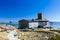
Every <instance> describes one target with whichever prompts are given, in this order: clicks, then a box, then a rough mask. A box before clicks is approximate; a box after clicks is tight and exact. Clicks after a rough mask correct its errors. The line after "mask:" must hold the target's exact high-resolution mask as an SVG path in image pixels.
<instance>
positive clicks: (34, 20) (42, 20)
mask: <svg viewBox="0 0 60 40" xmlns="http://www.w3.org/2000/svg"><path fill="white" fill-rule="evenodd" d="M39 21H41V22H48V21H49V20H47V19H46V18H43V19H32V20H29V22H39Z"/></svg>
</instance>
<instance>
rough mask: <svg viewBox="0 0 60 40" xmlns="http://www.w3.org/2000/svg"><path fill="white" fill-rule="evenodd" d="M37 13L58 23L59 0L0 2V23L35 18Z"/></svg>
mask: <svg viewBox="0 0 60 40" xmlns="http://www.w3.org/2000/svg"><path fill="white" fill-rule="evenodd" d="M39 12H42V13H43V16H44V17H45V18H47V19H48V20H50V21H60V0H0V22H9V20H12V21H13V22H18V20H21V19H32V18H37V14H38V13H39Z"/></svg>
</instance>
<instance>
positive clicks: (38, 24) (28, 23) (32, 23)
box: [19, 13, 48, 28]
mask: <svg viewBox="0 0 60 40" xmlns="http://www.w3.org/2000/svg"><path fill="white" fill-rule="evenodd" d="M47 22H48V20H47V19H45V18H43V16H42V13H38V18H37V19H32V20H23V21H22V20H20V21H19V24H20V26H19V28H20V27H22V28H24V27H25V28H44V26H46V25H47ZM21 25H22V26H21ZM23 25H25V26H23Z"/></svg>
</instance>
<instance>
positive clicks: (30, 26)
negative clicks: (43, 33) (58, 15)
mask: <svg viewBox="0 0 60 40" xmlns="http://www.w3.org/2000/svg"><path fill="white" fill-rule="evenodd" d="M37 27H38V22H29V28H37Z"/></svg>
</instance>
